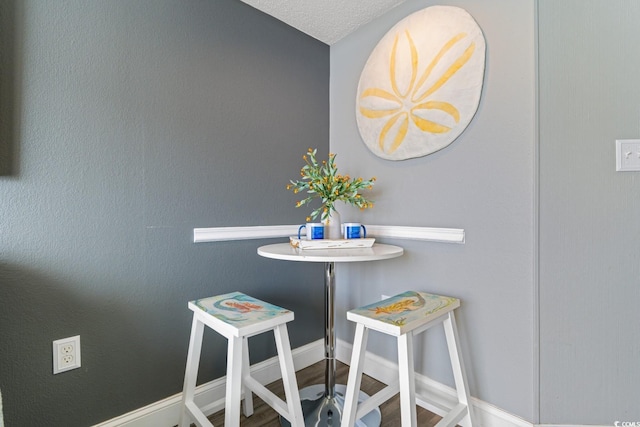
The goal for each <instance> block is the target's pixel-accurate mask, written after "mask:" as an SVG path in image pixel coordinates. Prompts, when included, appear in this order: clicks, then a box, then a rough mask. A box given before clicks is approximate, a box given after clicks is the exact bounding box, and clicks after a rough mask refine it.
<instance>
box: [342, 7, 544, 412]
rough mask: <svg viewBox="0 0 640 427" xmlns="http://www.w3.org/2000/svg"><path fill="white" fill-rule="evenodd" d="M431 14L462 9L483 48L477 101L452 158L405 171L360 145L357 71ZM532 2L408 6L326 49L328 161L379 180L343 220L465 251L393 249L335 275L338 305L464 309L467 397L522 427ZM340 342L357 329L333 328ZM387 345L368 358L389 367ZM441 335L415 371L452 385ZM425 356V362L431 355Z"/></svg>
mask: <svg viewBox="0 0 640 427" xmlns="http://www.w3.org/2000/svg"><path fill="white" fill-rule="evenodd" d="M434 4H445V5H454V6H459V7H463V8H465V9H466V10H467V11H468V12H469V13H471V15H472V16H474V18H475V19H476V20H477V22H478V24H479V25H480V27H481V28H482V30H483V32H484V35H485V38H486V41H487V61H486V74H485V83H484V91H483V95H482V100H481V105H480V108H479V110H478V112H477V114H476V116H475V119H474V120H473V121H472V122H471V124H470V126H469V127H468V128H467V129H466V131H465V132H464V133H463V134H462V135H461V136H460V137H459V138H458V139H457V140H456V141H455V142H454V143H453V144H451V145H449V146H448V147H447V148H445V149H443V150H441V151H439V152H437V153H434V154H432V155H429V156H426V157H422V158H419V159H413V160H406V161H402V162H391V161H385V160H382V159H380V158H377V157H375V156H374V155H373V154H371V153H370V152H369V151H368V149H367V148H366V147H365V145H364V144H363V142H362V140H361V138H360V135H359V133H358V129H357V125H356V121H355V114H354V112H355V94H356V89H357V85H358V80H359V77H360V72H361V71H362V68H363V67H364V64H365V62H366V60H367V58H368V56H369V54H370V52H371V50H372V49H373V48H374V47H375V45H376V43H377V42H378V41H379V40H380V39H381V38H382V37H383V36H384V34H385V33H386V32H387V31H388V30H389V29H390V28H391V27H392V26H393V25H395V24H396V23H397V22H398V21H399V20H401V19H402V18H404V17H405V16H407V15H409V14H410V13H412V12H413V11H417V10H420V9H422V8H424V7H427V6H430V5H434ZM534 11H535V8H534V3H533V2H532V1H527V2H523V1H512V0H491V1H482V2H478V1H475V0H464V1H461V0H458V1H438V2H434V1H423V0H420V1H417V0H415V1H413V0H409V1H407V2H405V3H403V4H402V5H400V6H398V7H396V8H395V9H393V10H392V11H390V12H389V13H387V14H386V15H385V16H383V17H382V18H380V19H378V20H376V21H375V22H373V23H372V24H370V25H367V26H365V27H363V28H361V29H359V30H358V31H357V32H356V33H354V34H352V35H350V36H349V37H347V38H345V39H343V40H342V41H340V42H339V43H337V44H336V45H333V46H332V47H331V150H332V151H334V152H336V153H338V157H337V163H338V165H339V167H341V168H343V169H344V170H345V172H348V173H350V174H352V175H364V176H371V175H375V176H377V177H378V182H377V183H376V187H375V188H376V192H375V195H374V198H375V200H376V201H377V203H376V206H375V207H374V208H373V209H372V210H370V211H366V212H365V213H364V214H362V213H360V212H359V211H354V210H350V209H347V208H344V209H343V211H342V212H341V215H342V219H343V220H348V219H361V220H362V221H364V222H365V223H369V224H393V225H413V226H431V227H456V228H457V227H459V228H464V229H465V230H466V244H465V245H448V244H440V243H420V242H411V241H399V242H394V243H398V244H400V245H401V246H403V247H404V248H405V249H406V253H405V255H404V256H403V257H402V258H398V259H396V260H392V261H382V262H378V263H375V264H373V263H372V264H366V265H364V264H361V265H353V266H352V265H349V266H346V265H340V266H339V267H338V269H337V275H338V279H337V280H338V288H339V294H338V300H339V301H340V303H341V304H343V305H344V306H343V307H342V309H346V308H347V307H354V306H357V305H360V304H364V303H366V302H372V301H375V300H376V299H379V298H380V295H381V294H382V293H384V294H387V295H389V294H392V293H397V292H400V291H403V290H406V289H417V290H424V291H431V292H436V293H442V294H444V295H452V296H456V297H459V298H461V300H462V308H461V310H460V313H459V326H460V331H461V335H462V338H463V340H464V348H465V356H466V360H467V362H468V367H469V369H468V370H469V376H470V383H471V392H472V394H473V395H474V396H477V397H479V398H480V399H482V400H484V401H487V402H490V403H492V404H494V405H496V406H498V407H500V408H503V409H505V410H507V411H509V412H511V413H513V414H517V415H519V416H521V417H523V418H526V419H528V420H535V418H536V413H537V409H536V406H535V405H536V404H535V399H536V398H537V394H536V391H535V386H536V383H535V376H534V372H535V370H536V369H537V362H536V358H535V343H536V338H535V329H534V328H535V303H534V302H535V298H534V292H535V280H534V246H535V239H534V238H535V235H534V221H535V212H534V198H535V194H534V184H535V182H534V176H535V174H534V153H535V131H536V129H535V56H534V52H535V50H534V46H535V39H534V34H535V31H534V25H535V20H534ZM338 325H339V331H338V336H339V337H340V338H342V339H344V340H347V341H350V340H351V339H352V337H353V328H352V326H351V325H347V322H346V321H344V320H342V321H338ZM383 338H384V337H380V338H378V337H376V339H375V340H374V339H373V337H371V338H370V349H371V350H372V351H374V352H375V353H377V354H380V355H382V356H384V357H387V358H389V359H392V360H394V359H395V354H394V353H395V351H394V350H393V349H392V347H391V346H390V345H389V344H393V342H392V341H388V340H387V339H386V338H384V339H383ZM442 340H443V334H441V333H440V332H437V333H436V332H435V331H434V333H430V334H429V336H428V337H427V339H426V340H425V341H424V342H423V343H421V344H420V345H418V347H420V348H421V351H422V354H421V355H419V356H418V358H417V360H418V363H419V365H420V366H418V370H419V371H420V372H422V373H424V374H426V375H429V376H430V377H432V378H434V379H436V380H438V381H441V382H445V383H447V384H450V385H452V384H453V381H452V378H451V375H450V368H449V367H448V359H447V356H446V350H445V347H444V345H443V342H442ZM427 350H429V351H427Z"/></svg>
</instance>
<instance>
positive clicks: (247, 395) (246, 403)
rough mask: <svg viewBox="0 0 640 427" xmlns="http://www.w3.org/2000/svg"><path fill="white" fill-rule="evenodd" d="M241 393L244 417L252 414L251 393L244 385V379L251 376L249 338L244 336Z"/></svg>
mask: <svg viewBox="0 0 640 427" xmlns="http://www.w3.org/2000/svg"><path fill="white" fill-rule="evenodd" d="M242 348H243V351H242V393H243V395H244V399H243V404H242V409H243V412H244V416H245V417H250V416H251V415H253V393H252V392H251V390H250V389H249V387H245V381H244V379H245V378H247V377H249V376H251V363H250V362H249V340H248V339H247V338H246V337H245V338H244V345H243V346H242Z"/></svg>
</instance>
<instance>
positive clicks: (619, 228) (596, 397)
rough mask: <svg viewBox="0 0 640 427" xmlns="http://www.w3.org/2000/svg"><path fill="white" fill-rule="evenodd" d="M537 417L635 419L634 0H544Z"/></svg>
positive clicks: (637, 117)
mask: <svg viewBox="0 0 640 427" xmlns="http://www.w3.org/2000/svg"><path fill="white" fill-rule="evenodd" d="M539 3H540V6H539V8H540V9H539V10H540V12H539V28H540V59H539V60H540V312H541V316H540V321H541V323H540V420H541V422H546V423H566V424H582V423H585V424H604V425H611V424H612V423H613V421H615V420H618V421H637V420H640V388H639V387H638V383H640V364H639V363H638V360H640V314H639V312H638V302H639V301H640V263H639V262H638V260H640V244H638V239H639V238H640V221H639V220H638V219H639V218H640V173H639V172H616V171H615V140H616V139H624V138H638V137H639V136H640V103H639V102H638V100H639V99H640V79H639V78H638V69H639V68H640V50H639V49H638V46H639V45H640V33H638V22H639V21H640V2H638V1H637V0H616V1H608V0H607V1H605V0H587V1H585V0H565V1H561V2H559V1H554V0H540V2H539Z"/></svg>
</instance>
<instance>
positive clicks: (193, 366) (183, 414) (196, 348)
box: [179, 314, 204, 427]
mask: <svg viewBox="0 0 640 427" xmlns="http://www.w3.org/2000/svg"><path fill="white" fill-rule="evenodd" d="M203 333H204V324H203V323H202V322H200V321H199V320H198V318H197V317H196V315H195V314H194V316H193V322H192V324H191V337H190V339H189V351H188V353H187V368H186V370H185V374H184V387H183V390H182V406H181V409H180V422H179V426H180V427H189V424H190V423H191V421H190V419H189V416H188V415H187V410H186V405H187V403H193V395H194V392H195V388H196V380H197V379H198V366H199V364H200V351H201V350H202V335H203Z"/></svg>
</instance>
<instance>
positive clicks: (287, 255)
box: [258, 243, 404, 262]
mask: <svg viewBox="0 0 640 427" xmlns="http://www.w3.org/2000/svg"><path fill="white" fill-rule="evenodd" d="M403 253H404V249H402V248H401V247H399V246H393V245H385V244H380V243H374V244H373V246H372V247H370V248H349V249H296V248H294V247H293V246H291V245H290V244H289V243H276V244H273V245H266V246H260V247H259V248H258V255H260V256H263V257H265V258H273V259H281V260H285V261H306V262H359V261H376V260H381V259H389V258H396V257H399V256H401V255H402V254H403Z"/></svg>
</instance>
